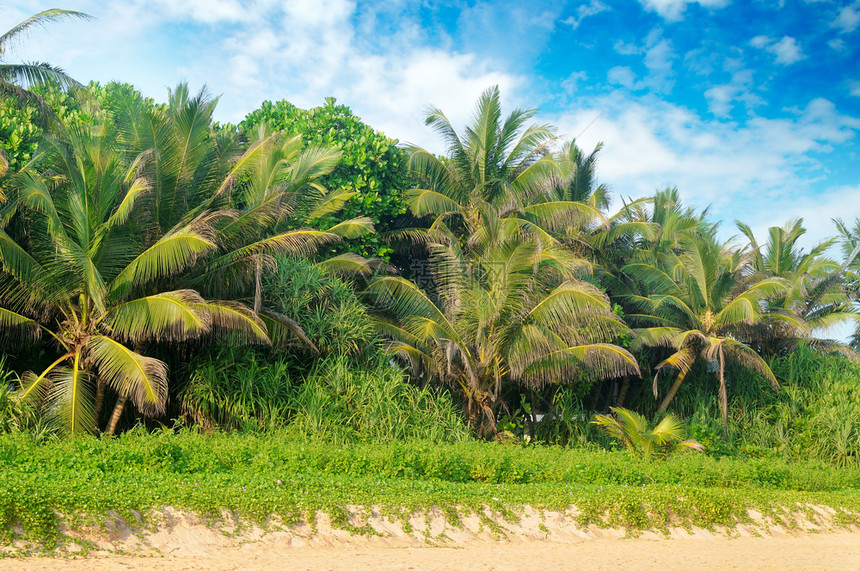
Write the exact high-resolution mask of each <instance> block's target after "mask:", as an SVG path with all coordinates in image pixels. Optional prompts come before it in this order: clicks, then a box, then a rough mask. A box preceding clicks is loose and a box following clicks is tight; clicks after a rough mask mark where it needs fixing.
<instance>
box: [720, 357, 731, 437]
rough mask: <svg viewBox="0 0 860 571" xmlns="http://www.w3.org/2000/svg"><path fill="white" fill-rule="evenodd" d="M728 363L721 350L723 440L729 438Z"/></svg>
mask: <svg viewBox="0 0 860 571" xmlns="http://www.w3.org/2000/svg"><path fill="white" fill-rule="evenodd" d="M725 368H726V362H725V359H724V358H723V350H722V348H720V408H721V409H722V413H723V440H726V439H727V438H728V437H729V395H728V393H727V391H726V376H725Z"/></svg>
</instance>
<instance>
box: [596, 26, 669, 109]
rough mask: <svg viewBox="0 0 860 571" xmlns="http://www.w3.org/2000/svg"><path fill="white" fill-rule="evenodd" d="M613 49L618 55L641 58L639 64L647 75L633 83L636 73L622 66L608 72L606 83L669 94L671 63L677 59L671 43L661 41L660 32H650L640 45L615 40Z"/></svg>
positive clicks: (657, 30)
mask: <svg viewBox="0 0 860 571" xmlns="http://www.w3.org/2000/svg"><path fill="white" fill-rule="evenodd" d="M613 49H614V50H615V51H616V52H617V53H619V54H621V55H644V58H643V60H642V63H643V64H644V65H645V67H646V68H647V69H648V75H647V76H646V77H644V78H643V79H642V80H641V81H637V82H634V80H635V74H634V73H633V71H632V70H631V69H630V68H628V67H625V66H617V67H613V68H612V69H610V70H609V72H608V78H609V81H610V82H612V83H615V84H617V85H622V86H624V87H627V88H629V89H634V90H643V89H647V90H650V91H653V92H656V93H668V92H670V91H672V88H673V87H674V85H675V82H674V77H675V70H674V68H673V65H674V61H675V60H676V59H677V55H676V54H675V50H674V48H673V47H672V42H670V41H669V40H666V39H664V38H663V35H662V31H661V30H660V29H659V28H657V29H654V30H651V32H649V33H648V36H647V37H646V38H645V41H644V43H643V44H642V45H641V46H638V45H635V44H628V43H624V42H622V41H620V40H619V41H616V42H615V45H614V46H613Z"/></svg>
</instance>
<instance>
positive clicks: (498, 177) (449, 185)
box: [405, 87, 593, 239]
mask: <svg viewBox="0 0 860 571" xmlns="http://www.w3.org/2000/svg"><path fill="white" fill-rule="evenodd" d="M534 115H535V110H533V109H515V110H514V111H513V112H511V114H510V115H509V116H508V117H507V118H506V119H504V120H502V113H501V101H500V97H499V89H498V87H492V88H490V89H487V90H486V91H485V92H484V93H483V94H482V95H481V97H480V98H479V99H478V103H477V105H476V108H475V115H474V118H473V121H472V123H471V124H470V125H468V126H467V127H466V129H465V131H464V133H463V135H462V136H460V135H458V134H457V132H456V130H455V129H454V127H453V126H452V125H451V123H450V122H449V121H448V119H447V117H446V116H445V114H444V113H443V112H442V111H441V110H440V109H438V108H435V107H431V108H430V111H429V113H428V115H427V119H426V121H425V123H426V124H427V125H429V126H431V127H432V128H433V129H434V130H435V131H436V132H437V133H439V134H440V135H441V136H442V139H443V140H444V142H445V145H446V146H447V156H445V157H444V158H440V157H437V156H436V155H434V154H433V153H431V152H429V151H426V150H424V149H422V148H419V147H415V146H409V147H407V150H408V151H409V152H410V157H409V165H408V166H409V169H410V170H411V172H412V174H413V175H415V176H416V178H417V179H418V180H419V185H421V186H419V188H415V189H412V190H409V191H407V192H406V193H405V198H406V201H407V204H408V205H409V207H410V209H411V211H412V214H413V215H414V216H417V217H424V216H431V217H433V221H434V222H433V225H432V227H437V226H439V225H442V224H444V225H446V226H447V227H448V228H449V229H450V230H451V231H452V232H454V233H455V234H456V235H458V236H461V237H466V236H474V235H475V234H476V233H477V232H479V230H480V228H481V227H482V224H483V220H484V219H485V218H486V217H487V216H494V217H498V218H505V219H510V220H511V221H512V223H515V224H518V225H519V226H520V228H521V230H522V231H523V232H527V233H532V234H534V235H536V236H542V237H543V238H544V239H546V238H547V236H546V232H547V231H548V230H552V231H563V230H564V228H565V227H566V226H568V225H569V224H571V223H572V222H575V221H580V220H582V219H590V217H591V216H592V214H593V209H592V208H590V207H587V206H586V205H585V204H584V203H582V202H576V201H572V200H555V199H553V198H552V197H547V196H546V195H547V189H548V188H551V187H552V185H553V184H554V181H555V180H557V179H558V178H559V177H563V175H564V172H563V171H562V168H561V166H560V165H559V162H558V161H556V160H555V158H554V157H553V156H552V153H550V149H549V147H550V145H551V144H552V143H553V142H554V141H555V137H554V135H553V133H552V129H551V128H550V127H549V126H548V125H538V124H531V125H528V124H527V122H528V121H529V120H530V119H531V118H532V117H534Z"/></svg>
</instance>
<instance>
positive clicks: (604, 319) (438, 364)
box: [366, 88, 638, 432]
mask: <svg viewBox="0 0 860 571" xmlns="http://www.w3.org/2000/svg"><path fill="white" fill-rule="evenodd" d="M533 114H534V112H533V111H524V110H519V109H518V110H515V111H514V112H513V113H511V114H510V115H509V116H508V118H507V119H505V120H504V121H503V120H502V118H501V117H502V114H501V106H500V101H499V91H498V88H491V89H489V90H487V91H486V92H484V94H483V95H482V96H481V98H480V99H479V100H478V104H477V107H476V111H475V117H474V119H473V121H472V122H471V123H470V125H468V126H467V127H466V129H465V131H464V134H463V135H462V136H459V135H458V134H457V133H456V132H455V131H454V129H453V127H452V126H451V124H450V123H449V122H448V120H447V119H446V118H445V115H444V114H443V113H442V111H440V110H439V109H435V108H432V109H431V111H430V113H429V115H428V117H427V124H428V125H430V126H432V127H433V128H434V129H436V130H437V132H439V133H440V134H441V135H442V136H443V138H444V140H445V142H446V144H447V145H448V150H449V154H448V156H447V157H443V158H440V157H436V156H434V155H432V154H431V153H429V152H427V151H425V150H423V149H419V148H415V147H412V148H411V149H410V150H411V156H410V162H409V164H410V167H411V168H412V169H413V173H414V174H415V175H416V176H417V177H418V179H419V180H420V181H421V182H422V183H423V186H422V187H421V188H417V189H414V190H412V191H409V192H407V202H408V204H409V207H410V209H411V210H412V213H413V214H414V215H415V216H418V217H423V216H427V217H429V218H430V219H431V223H430V225H429V228H426V229H423V230H413V231H411V232H410V234H409V235H410V236H411V237H412V238H413V239H414V240H416V241H418V242H420V243H421V244H424V245H425V246H426V247H427V248H428V251H429V261H428V263H429V267H430V269H431V271H432V276H433V284H432V288H431V289H432V291H431V292H429V293H428V292H425V291H422V290H421V289H420V288H419V287H418V286H416V285H415V284H414V283H412V282H410V281H408V280H405V279H403V278H400V277H395V276H389V277H379V278H377V279H375V280H373V281H372V282H371V283H370V285H369V286H368V288H367V292H366V294H367V296H368V299H369V300H370V301H371V302H372V303H373V304H374V305H375V307H377V308H378V309H380V310H381V315H380V320H379V325H380V328H381V330H382V331H383V332H384V333H386V334H387V335H388V336H389V337H391V339H392V340H393V350H394V351H395V352H396V353H397V354H398V355H400V356H401V357H403V358H405V359H406V360H407V361H409V362H410V363H411V364H412V366H413V369H414V370H415V372H416V374H420V375H423V376H424V377H425V378H428V377H429V378H435V379H439V380H442V381H443V382H447V383H450V384H451V385H453V386H459V387H460V388H461V389H462V390H463V393H464V395H465V399H466V403H467V411H468V415H469V418H470V421H471V422H472V424H473V426H475V427H476V429H477V430H478V432H484V431H487V430H489V431H495V413H496V411H497V409H498V406H499V397H500V394H501V391H502V389H503V387H508V386H517V385H519V386H532V387H534V386H542V385H544V384H548V383H564V382H572V381H574V380H577V379H586V378H595V377H596V378H602V377H606V376H613V375H619V376H620V375H623V374H627V373H636V372H638V367H637V365H636V361H635V359H633V357H632V355H630V354H629V353H628V352H627V351H625V350H624V349H622V348H620V347H617V346H615V345H613V344H612V343H611V341H612V340H613V339H614V338H615V337H616V336H617V335H619V334H620V333H622V332H623V331H625V330H626V326H625V325H624V324H623V323H622V322H621V320H620V319H619V318H618V317H617V316H616V315H614V314H613V313H612V312H611V311H610V306H609V301H608V299H607V298H606V296H605V295H604V294H603V293H602V292H601V291H600V290H599V289H597V288H596V287H595V286H594V285H592V284H590V283H588V282H586V281H584V280H582V279H580V278H581V276H582V274H584V273H587V271H588V270H589V269H590V264H588V262H586V261H585V260H582V259H579V258H577V257H576V256H574V255H573V254H572V253H571V252H570V250H569V249H567V248H566V247H565V246H564V245H563V244H562V243H560V242H559V241H558V240H557V239H556V238H555V237H554V236H553V234H554V233H557V232H559V231H561V230H562V229H563V227H564V224H565V222H570V221H571V220H573V219H575V218H578V217H580V216H582V215H583V212H584V211H585V210H584V209H583V206H585V205H584V203H582V202H576V201H569V200H559V201H557V200H552V199H551V197H547V188H549V186H550V185H551V184H552V183H553V180H554V179H555V178H556V177H558V176H559V174H560V173H561V171H560V167H559V166H558V163H557V162H556V161H555V160H554V159H553V158H552V156H551V155H550V154H549V153H548V152H547V151H546V147H547V145H548V144H549V143H550V142H551V141H552V133H551V131H550V130H549V128H548V127H547V126H544V125H531V126H528V125H527V124H526V123H527V121H528V120H529V119H530V118H531V117H532V116H533ZM588 210H589V211H590V209H588ZM481 419H483V421H481Z"/></svg>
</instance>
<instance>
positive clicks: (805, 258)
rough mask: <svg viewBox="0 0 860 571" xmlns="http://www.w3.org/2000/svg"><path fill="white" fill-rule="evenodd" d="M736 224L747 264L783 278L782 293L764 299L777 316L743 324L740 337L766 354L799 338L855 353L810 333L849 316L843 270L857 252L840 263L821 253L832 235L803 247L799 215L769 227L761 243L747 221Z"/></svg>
mask: <svg viewBox="0 0 860 571" xmlns="http://www.w3.org/2000/svg"><path fill="white" fill-rule="evenodd" d="M737 225H738V228H740V230H741V231H742V232H743V234H744V235H745V236H746V237H747V239H748V240H749V246H748V247H749V251H750V259H751V267H752V269H753V270H754V271H756V272H758V273H760V274H761V275H764V276H778V277H781V278H783V279H785V280H786V281H787V283H788V289H787V291H786V293H785V295H783V296H780V297H779V298H775V299H771V300H769V301H768V305H769V308H768V312H769V313H770V314H771V315H772V316H774V317H778V319H769V320H766V321H763V322H761V323H759V324H757V325H756V326H753V327H750V328H749V329H748V331H747V333H746V337H747V339H748V340H749V341H750V342H751V344H754V345H755V346H756V347H757V348H758V349H759V351H763V352H765V353H767V354H770V355H777V354H786V353H787V352H788V351H791V350H793V349H795V348H796V347H797V345H798V344H800V343H803V344H806V345H809V346H812V347H813V348H815V349H817V350H819V351H826V352H837V353H841V354H842V355H844V356H846V357H848V358H850V359H854V360H858V359H860V357H858V356H857V354H856V353H855V352H854V351H851V350H849V349H848V348H847V347H846V346H845V345H844V344H843V343H840V342H837V341H830V340H826V339H820V338H816V337H814V336H813V333H815V332H818V333H821V332H824V331H827V330H828V329H830V328H832V327H834V326H839V325H841V324H844V323H849V322H854V321H855V319H856V317H857V313H856V310H855V308H854V307H853V305H852V303H851V299H850V297H849V292H848V291H847V289H846V283H845V274H846V272H847V271H848V268H849V266H850V265H851V264H852V263H853V260H854V258H855V257H856V256H857V253H858V252H857V251H854V252H848V253H847V255H848V258H847V259H846V261H845V262H844V263H840V262H838V261H836V260H833V259H831V258H828V257H826V256H825V255H824V254H825V252H826V251H827V250H828V249H829V248H830V247H831V246H832V245H833V244H834V243H835V240H833V239H831V240H825V241H823V242H821V243H819V244H817V245H815V246H814V247H813V248H812V249H811V250H810V251H809V252H808V253H807V252H804V251H803V250H801V249H800V248H799V247H798V244H797V242H798V240H799V239H800V238H801V237H802V236H803V235H804V234H805V233H806V229H805V228H803V220H801V219H797V220H792V221H789V222H788V223H786V224H785V226H782V227H779V226H773V227H771V228H770V229H769V231H768V240H767V242H766V243H764V244H761V245H759V242H758V241H757V240H756V238H755V236H754V235H753V232H752V230H751V229H750V228H749V227H748V226H746V225H745V224H742V223H740V222H738V223H737Z"/></svg>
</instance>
